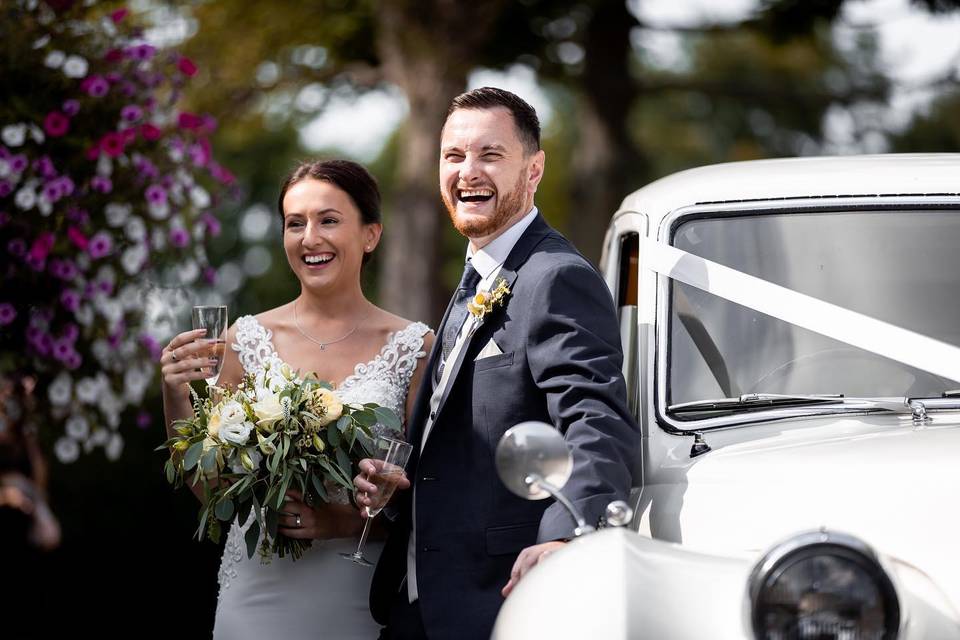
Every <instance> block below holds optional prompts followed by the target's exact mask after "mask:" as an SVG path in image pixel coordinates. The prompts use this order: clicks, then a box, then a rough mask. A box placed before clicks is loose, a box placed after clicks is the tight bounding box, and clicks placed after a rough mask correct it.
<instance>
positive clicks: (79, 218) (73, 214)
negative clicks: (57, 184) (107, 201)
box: [67, 182, 90, 225]
mask: <svg viewBox="0 0 960 640" xmlns="http://www.w3.org/2000/svg"><path fill="white" fill-rule="evenodd" d="M71 184H73V183H72V182H71ZM70 191H71V193H72V192H73V189H71V190H70ZM67 195H69V194H67ZM67 220H69V221H70V222H75V223H76V224H79V225H85V224H87V223H88V222H90V214H89V213H87V212H86V211H85V210H83V209H80V208H79V207H70V209H69V210H68V211H67Z"/></svg>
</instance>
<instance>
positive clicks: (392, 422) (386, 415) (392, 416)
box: [373, 407, 400, 431]
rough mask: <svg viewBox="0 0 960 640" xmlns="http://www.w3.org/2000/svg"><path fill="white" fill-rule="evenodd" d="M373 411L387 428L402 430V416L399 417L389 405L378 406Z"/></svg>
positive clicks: (378, 420)
mask: <svg viewBox="0 0 960 640" xmlns="http://www.w3.org/2000/svg"><path fill="white" fill-rule="evenodd" d="M373 413H374V414H375V415H376V416H377V422H379V423H380V424H382V425H383V426H385V427H386V428H387V429H390V430H391V431H400V418H398V417H397V414H396V413H394V412H393V410H391V409H388V408H387V407H377V408H376V409H374V410H373Z"/></svg>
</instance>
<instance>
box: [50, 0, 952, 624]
mask: <svg viewBox="0 0 960 640" xmlns="http://www.w3.org/2000/svg"><path fill="white" fill-rule="evenodd" d="M643 1H644V0H631V1H630V2H624V1H623V0H579V1H573V0H520V1H514V2H508V1H505V0H485V1H483V2H456V1H455V0H381V1H380V2H375V1H373V0H353V1H351V0H311V1H308V2H302V1H299V0H273V1H272V2H269V3H266V2H258V3H252V2H246V1H243V2H241V1H240V0H220V1H217V2H213V1H208V2H200V1H196V2H189V3H183V2H177V3H163V2H161V1H160V0H136V1H135V2H134V4H133V5H132V8H133V10H134V17H135V18H137V19H139V20H142V21H143V22H144V23H145V24H146V25H147V26H148V27H150V30H149V31H148V33H149V34H150V37H152V38H153V39H154V41H155V42H157V43H158V44H160V45H164V44H175V45H177V46H178V47H179V48H180V49H181V50H183V51H184V52H185V53H187V54H188V55H189V56H190V57H191V58H192V59H193V60H194V61H195V62H196V64H197V66H198V67H199V73H198V75H197V77H196V78H195V81H194V82H193V84H192V87H193V88H192V91H191V93H190V94H189V95H188V97H187V100H188V105H187V107H189V108H190V109H191V110H193V111H196V112H209V113H212V114H214V115H215V116H216V117H217V118H218V120H219V123H220V127H219V129H218V131H217V133H216V135H215V137H214V148H215V149H216V150H217V157H218V160H219V161H220V162H221V163H222V164H223V165H224V166H226V167H228V168H229V169H230V170H231V171H232V172H233V173H234V174H235V175H236V176H237V179H238V183H239V184H240V185H241V186H242V188H243V197H242V201H241V202H240V203H238V204H237V205H235V206H234V207H232V208H231V209H230V210H229V211H225V212H223V213H222V217H221V220H222V222H223V233H222V234H221V236H220V237H219V238H217V239H216V241H215V242H214V245H213V248H212V254H213V255H212V256H211V257H212V261H213V262H214V264H219V265H220V267H219V271H218V276H219V285H218V286H219V295H220V296H222V298H221V299H222V300H223V301H224V302H226V303H228V304H229V305H230V314H231V320H233V319H235V318H236V317H237V316H238V315H242V314H247V313H258V312H260V311H262V310H264V309H268V308H271V307H274V306H276V305H278V304H281V303H283V302H286V301H288V300H290V299H291V298H292V297H294V296H295V295H296V293H297V288H296V282H295V280H294V279H293V278H292V277H291V276H290V274H289V272H288V267H287V265H286V261H285V258H284V255H283V252H282V248H281V244H280V224H279V217H278V214H277V212H276V195H277V190H278V186H279V184H280V181H281V180H282V178H283V177H284V175H285V174H286V173H287V172H289V170H290V169H292V167H293V166H294V164H295V163H296V162H297V161H298V160H301V159H305V158H309V157H315V156H347V157H349V156H351V155H353V156H355V159H360V160H362V161H363V162H365V163H366V164H367V165H368V166H369V167H370V169H371V170H372V172H373V173H374V174H375V175H376V176H377V178H378V179H379V181H380V184H381V188H382V189H383V191H384V196H385V199H384V211H383V213H384V220H385V233H384V240H383V242H382V243H381V246H380V249H379V250H378V252H377V255H376V257H375V259H374V261H373V263H371V265H370V266H369V267H368V268H367V270H366V275H365V278H366V279H367V282H366V283H365V285H366V288H367V291H368V293H369V295H370V296H371V297H372V299H373V300H374V301H375V302H377V303H378V304H380V305H382V306H384V307H386V308H387V309H389V310H391V311H393V312H395V313H398V314H400V315H403V316H406V317H409V318H412V319H418V320H424V321H426V322H428V323H429V324H431V325H432V326H435V325H436V324H437V322H438V321H439V317H440V313H441V312H442V309H443V306H444V304H445V302H446V299H447V296H448V295H449V292H450V290H451V289H452V287H453V286H454V285H455V283H456V281H457V279H458V275H459V272H460V269H461V265H462V256H463V251H464V243H463V240H462V239H461V238H460V237H458V236H457V234H456V232H455V231H453V230H452V228H451V227H450V225H449V223H448V220H447V216H446V213H445V212H444V210H443V208H442V204H441V202H440V198H439V193H438V185H437V175H436V174H437V160H438V155H439V154H438V148H437V147H438V140H439V131H440V128H441V125H442V123H443V119H444V117H445V113H446V109H447V106H448V104H449V102H450V100H451V98H453V97H454V96H455V95H457V94H459V93H460V92H462V91H464V90H466V89H467V88H469V87H471V86H476V85H477V83H479V82H482V81H484V80H489V79H490V78H491V77H493V78H517V77H520V78H523V79H526V80H528V81H529V82H530V86H531V87H534V88H535V90H536V92H537V96H538V100H541V104H543V101H545V106H546V108H545V109H544V108H541V109H540V110H541V114H542V115H547V116H548V117H546V118H545V121H546V126H545V128H544V136H543V144H544V147H545V149H546V152H547V165H546V177H545V179H544V182H543V184H542V185H541V189H540V192H539V193H538V196H537V203H538V205H539V207H540V209H541V210H542V211H543V212H544V214H545V215H546V217H547V218H548V219H549V221H550V222H551V223H552V224H554V225H555V226H556V227H557V228H559V229H560V230H561V231H562V232H563V233H565V234H566V235H567V236H568V237H570V238H571V240H572V241H573V242H574V243H575V244H576V245H577V246H578V247H579V248H580V249H581V251H583V252H584V254H585V255H587V256H588V257H590V258H592V259H597V258H598V257H599V254H600V248H601V247H600V242H601V240H602V237H603V233H604V231H605V229H606V226H607V222H608V221H609V219H610V217H611V215H612V214H613V212H614V211H616V209H617V207H618V205H619V203H620V201H621V199H622V198H623V197H624V196H625V195H626V194H627V193H629V192H631V191H633V190H634V189H637V188H639V187H641V186H643V185H644V184H646V183H648V182H650V181H651V180H653V179H656V178H658V177H660V176H663V175H666V174H669V173H672V172H674V171H678V170H681V169H684V168H688V167H693V166H697V165H702V164H710V163H716V162H725V161H732V160H748V159H753V158H764V157H778V156H795V155H813V154H830V153H857V152H877V151H957V150H958V149H960V93H958V91H957V85H956V79H957V78H956V64H954V65H951V68H950V69H948V70H947V73H946V75H944V77H942V78H933V79H931V80H930V82H928V83H925V84H924V86H922V87H913V88H912V90H913V91H915V92H925V95H928V96H930V97H929V100H928V101H927V105H928V106H927V107H926V108H923V109H920V110H917V111H916V112H915V113H912V114H907V116H904V117H894V116H892V115H891V106H890V100H891V96H892V95H894V93H895V92H897V91H898V89H902V87H898V86H897V83H896V81H895V80H893V79H892V77H891V74H890V69H889V68H887V66H886V65H885V62H884V60H883V59H882V56H881V55H880V50H879V44H878V27H879V25H880V23H881V22H882V20H883V16H882V15H878V16H876V19H875V20H874V21H872V22H870V23H866V24H865V23H856V24H854V23H851V21H850V20H849V19H847V18H846V17H845V6H846V5H849V4H856V3H857V2H858V1H859V0H846V1H844V0H757V2H756V5H755V7H754V8H753V10H752V11H750V12H749V13H748V14H747V15H746V16H744V17H743V18H742V19H737V20H732V21H728V22H724V21H710V22H701V23H697V24H682V25H675V24H661V23H656V24H655V23H652V22H648V21H645V20H644V19H642V17H641V16H642V15H643V12H642V5H643ZM957 4H958V2H955V1H954V0H915V1H914V2H912V5H913V6H914V7H915V8H916V10H918V11H924V12H928V13H949V12H951V11H953V10H954V9H955V8H956V6H957ZM664 38H667V39H669V41H670V42H672V43H674V52H675V53H674V55H672V56H671V57H670V59H664V57H663V56H662V55H661V54H660V53H659V49H658V47H656V46H654V44H655V43H657V42H662V41H663V39H664ZM497 74H499V75H497ZM511 82H512V80H511ZM507 88H511V89H513V88H515V87H514V86H513V85H510V86H507ZM370 96H384V97H385V99H384V103H385V104H387V105H393V107H392V108H388V109H385V110H381V111H379V112H377V113H380V114H381V115H377V116H372V119H371V121H370V122H369V127H370V128H371V129H374V130H384V131H386V133H385V134H384V140H383V144H382V145H379V146H378V147H377V149H376V151H375V152H374V154H373V155H369V154H367V155H364V154H357V152H356V151H355V150H351V149H343V148H335V147H330V148H325V149H320V150H318V149H316V148H315V145H314V147H311V146H309V145H310V138H311V136H310V132H311V131H314V132H315V131H316V129H315V127H316V126H318V123H326V124H325V125H323V126H326V127H337V126H338V125H337V124H336V123H332V124H331V123H330V122H329V120H327V119H324V118H323V116H324V114H328V113H330V112H331V110H332V109H334V107H335V106H337V105H340V108H342V105H351V104H356V105H360V104H363V100H364V99H366V98H369V97H370ZM524 97H528V98H529V97H530V96H524ZM531 99H532V98H531ZM404 105H405V106H404ZM398 111H400V112H401V113H399V114H398V113H397V112H398ZM901 115H902V114H901ZM377 119H381V120H384V121H387V122H386V124H385V123H384V122H381V121H377ZM391 122H398V123H399V125H398V126H396V127H395V128H394V127H392V126H390V123H391ZM311 127H313V129H311ZM358 135H359V132H358ZM320 137H321V138H322V137H323V136H320ZM185 301H186V302H185V304H187V306H188V304H189V302H191V299H190V296H189V292H186V293H185ZM186 308H187V307H186V306H185V307H184V309H185V311H184V314H183V320H182V328H184V329H185V328H187V326H188V315H187V313H186ZM149 409H150V410H151V411H152V412H153V413H154V415H155V419H154V425H153V426H152V427H151V428H149V429H147V430H142V431H140V432H139V433H137V432H136V428H133V429H132V430H131V431H134V433H133V434H132V435H131V436H128V442H127V450H126V451H125V453H124V456H123V458H122V459H121V460H120V461H119V462H116V463H106V462H105V461H104V460H103V459H102V457H100V456H90V457H88V458H83V459H81V460H80V461H79V462H77V463H74V464H72V465H69V466H66V465H59V464H56V462H54V464H53V468H52V480H51V483H52V486H51V492H52V501H53V504H54V507H55V508H56V509H57V512H58V514H60V516H61V519H62V522H63V525H64V531H65V542H64V544H63V547H62V548H61V549H60V550H59V551H57V552H56V553H55V554H54V555H53V556H51V557H49V558H47V559H46V560H45V561H44V562H46V568H47V570H48V572H49V575H50V576H51V578H50V579H49V580H48V581H47V584H45V585H44V586H43V590H42V595H38V600H39V601H42V602H43V603H44V604H45V605H46V606H49V607H51V610H53V607H54V605H55V606H56V611H58V620H62V621H63V622H62V623H61V622H58V621H54V622H52V623H50V622H47V623H46V624H48V625H49V624H53V625H54V626H57V625H59V624H63V625H65V626H64V628H70V629H74V630H75V629H77V628H82V629H98V630H99V631H100V632H101V634H102V637H113V636H114V635H120V634H121V633H122V634H123V635H129V634H130V633H139V631H138V630H142V629H144V628H145V626H146V625H149V628H150V629H151V634H152V633H154V632H155V633H157V634H159V633H173V632H176V633H177V635H178V636H179V637H207V636H208V635H209V629H210V628H212V623H213V611H214V607H215V602H216V593H217V583H216V580H217V576H216V569H217V565H218V563H219V554H220V550H219V549H217V548H216V547H215V546H214V545H212V544H210V543H204V544H200V543H198V542H196V541H192V540H191V539H190V534H191V532H192V531H193V530H194V528H195V524H194V517H195V516H194V514H195V505H194V504H193V502H192V501H193V497H192V496H191V495H189V494H187V492H183V493H182V494H180V495H174V494H173V493H172V491H171V490H170V489H169V487H168V486H167V485H166V484H165V482H164V480H163V477H162V463H163V456H162V455H161V454H158V453H153V452H152V449H153V447H155V446H156V445H157V444H159V442H161V441H162V439H163V437H162V434H161V430H160V422H161V419H162V418H161V414H160V403H159V399H158V398H156V397H155V398H154V399H153V400H152V404H151V405H150V406H149ZM92 575H96V576H97V578H98V580H97V582H98V583H101V584H104V583H105V584H107V585H108V587H107V588H106V590H102V589H101V590H96V591H91V590H88V589H86V588H85V584H86V583H88V582H89V581H90V577H91V576H92ZM116 612H120V613H116ZM124 612H134V613H136V614H137V615H138V616H139V622H138V623H137V625H138V626H137V627H133V628H131V627H128V626H127V625H126V623H124V622H122V621H123V620H124V619H125V618H126V617H127V614H126V613H124ZM94 623H95V624H96V626H93V625H94ZM318 633H319V631H318ZM42 635H43V636H44V637H45V635H46V634H42Z"/></svg>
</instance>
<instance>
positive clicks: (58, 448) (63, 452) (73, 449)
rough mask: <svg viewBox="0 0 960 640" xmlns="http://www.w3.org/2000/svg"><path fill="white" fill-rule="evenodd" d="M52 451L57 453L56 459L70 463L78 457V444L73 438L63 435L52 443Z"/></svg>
mask: <svg viewBox="0 0 960 640" xmlns="http://www.w3.org/2000/svg"><path fill="white" fill-rule="evenodd" d="M53 452H54V453H55V454H56V455H57V460H59V461H60V462H62V463H63V464H70V463H71V462H75V461H76V459H77V458H79V457H80V445H79V444H78V443H77V441H76V440H74V439H73V438H70V437H67V436H63V437H61V438H60V439H59V440H57V443H56V444H55V445H53Z"/></svg>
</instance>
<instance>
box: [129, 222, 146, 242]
mask: <svg viewBox="0 0 960 640" xmlns="http://www.w3.org/2000/svg"><path fill="white" fill-rule="evenodd" d="M123 232H124V233H125V234H126V236H127V238H128V239H129V240H131V241H133V242H142V241H143V240H144V239H146V237H147V225H146V223H145V222H144V221H143V219H142V218H136V217H134V218H130V219H129V220H127V223H126V224H125V225H124V226H123Z"/></svg>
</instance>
